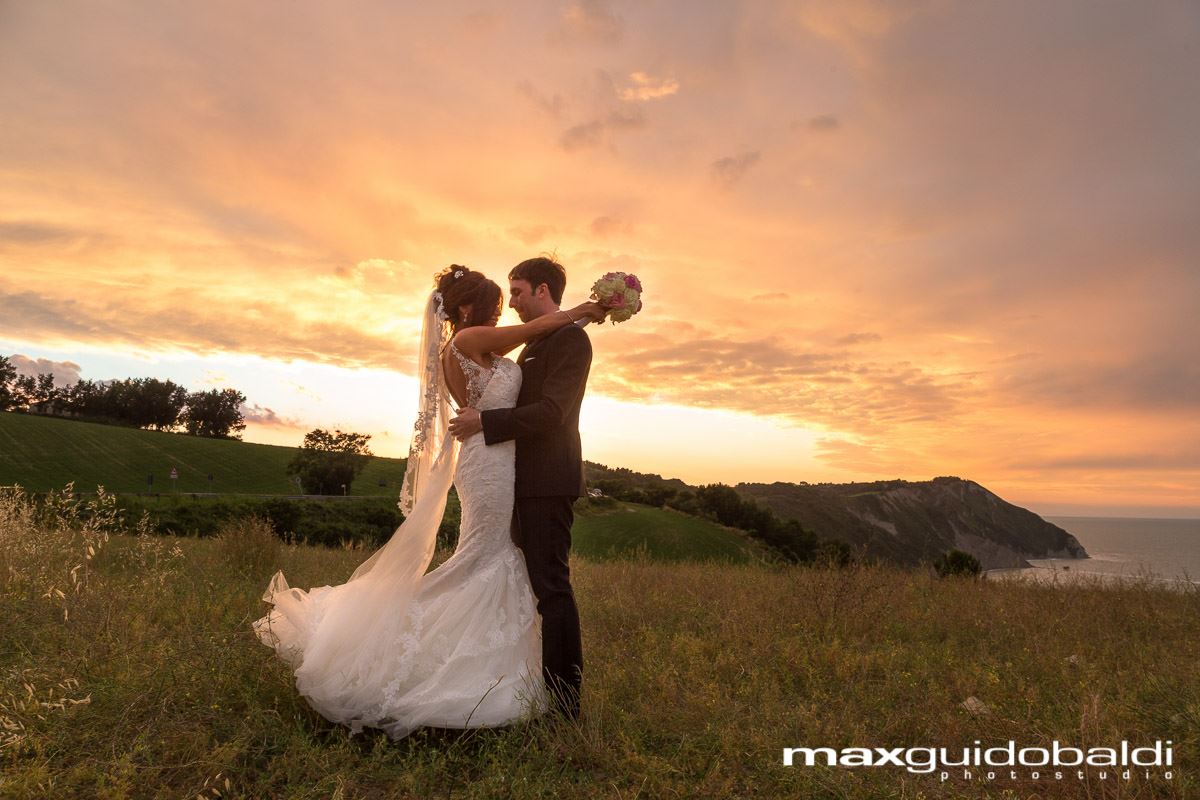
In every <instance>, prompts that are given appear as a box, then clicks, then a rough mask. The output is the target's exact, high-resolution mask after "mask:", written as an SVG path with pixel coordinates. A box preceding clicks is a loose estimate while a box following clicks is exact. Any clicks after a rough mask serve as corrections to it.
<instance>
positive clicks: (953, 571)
mask: <svg viewBox="0 0 1200 800" xmlns="http://www.w3.org/2000/svg"><path fill="white" fill-rule="evenodd" d="M933 568H934V569H936V570H937V574H938V577H941V578H948V577H950V576H951V575H966V576H970V577H975V576H977V575H979V574H980V573H981V572H982V571H983V567H982V565H981V564H980V563H979V559H978V558H976V557H975V556H973V555H971V554H970V553H968V552H965V551H963V550H950V551H949V552H946V553H942V554H941V555H940V556H938V558H937V561H934V562H933Z"/></svg>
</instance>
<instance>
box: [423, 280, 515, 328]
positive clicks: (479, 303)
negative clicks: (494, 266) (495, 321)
mask: <svg viewBox="0 0 1200 800" xmlns="http://www.w3.org/2000/svg"><path fill="white" fill-rule="evenodd" d="M436 280H437V290H438V291H439V292H441V293H442V306H443V307H444V308H445V309H446V315H447V316H448V317H450V325H451V327H452V328H454V332H455V333H457V332H458V330H459V329H460V328H470V327H474V326H475V325H485V324H487V323H488V322H489V321H490V320H491V318H492V315H493V314H494V313H495V312H496V311H497V310H498V309H500V308H501V305H500V303H501V301H502V300H503V299H504V298H503V293H502V292H501V291H500V287H499V286H498V285H497V284H496V282H495V281H492V280H490V279H488V278H487V276H485V275H484V274H483V273H482V272H477V271H475V270H473V269H468V268H467V267H463V266H460V265H458V264H451V265H450V266H448V267H446V269H444V270H443V271H442V272H440V273H438V274H437V276H436ZM459 306H470V307H471V315H470V317H469V318H468V319H467V321H466V322H463V321H462V317H461V315H460V314H459V311H458V307H459Z"/></svg>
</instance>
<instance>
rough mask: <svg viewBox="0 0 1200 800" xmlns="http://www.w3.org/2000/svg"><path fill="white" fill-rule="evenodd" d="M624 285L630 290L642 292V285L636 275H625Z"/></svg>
mask: <svg viewBox="0 0 1200 800" xmlns="http://www.w3.org/2000/svg"><path fill="white" fill-rule="evenodd" d="M625 285H626V286H628V287H629V288H630V289H637V290H638V291H639V292H640V291H641V290H642V283H641V281H639V280H638V279H637V276H636V275H626V276H625Z"/></svg>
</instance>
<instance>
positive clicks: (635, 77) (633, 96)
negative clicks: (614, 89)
mask: <svg viewBox="0 0 1200 800" xmlns="http://www.w3.org/2000/svg"><path fill="white" fill-rule="evenodd" d="M629 81H630V85H629V86H626V87H625V88H623V89H621V90H620V91H619V92H618V93H617V96H618V97H620V98H621V99H622V100H657V99H658V98H660V97H670V96H671V95H673V94H675V93H676V92H678V91H679V81H677V80H675V79H674V78H665V79H657V78H652V77H650V76H649V75H647V74H646V73H644V72H634V73H631V74H630V75H629Z"/></svg>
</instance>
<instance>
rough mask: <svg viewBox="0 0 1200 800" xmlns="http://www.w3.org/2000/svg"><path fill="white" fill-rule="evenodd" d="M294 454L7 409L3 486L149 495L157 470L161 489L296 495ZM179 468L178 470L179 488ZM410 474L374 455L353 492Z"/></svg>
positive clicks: (391, 486) (0, 441)
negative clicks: (291, 467) (71, 486)
mask: <svg viewBox="0 0 1200 800" xmlns="http://www.w3.org/2000/svg"><path fill="white" fill-rule="evenodd" d="M294 453H295V448H292V447H278V446H276V445H269V444H251V443H249V442H241V441H235V440H232V439H206V438H204V437H201V436H188V435H186V434H181V433H163V432H159V431H146V430H139V429H137V428H125V427H121V426H119V425H101V424H99V423H95V422H80V421H78V420H70V419H60V418H56V417H39V416H34V415H31V414H16V413H12V412H0V486H5V485H13V484H19V485H20V486H22V487H24V488H26V489H28V490H30V491H35V492H44V491H49V490H51V489H61V488H62V487H63V486H64V485H65V484H66V483H67V482H69V481H74V482H75V488H76V489H78V490H80V491H91V490H94V489H95V487H96V486H98V485H99V486H103V487H104V488H106V489H108V490H110V491H114V492H144V491H146V476H147V475H149V474H151V473H153V475H154V488H153V490H152V491H155V492H170V491H173V490H174V491H178V492H181V493H186V492H216V493H219V494H295V493H296V492H297V490H296V486H295V485H294V484H293V483H292V482H291V480H290V479H289V478H288V475H287V473H286V468H287V464H288V462H289V461H291V460H292V457H293V454H294ZM172 467H175V468H176V469H177V470H178V472H179V479H178V480H177V481H176V483H175V486H174V487H173V486H172V485H171V480H170V474H171V468H172ZM210 474H211V475H212V476H213V480H212V481H211V482H210V481H209V480H208V476H209V475H210ZM403 478H404V459H400V458H378V457H376V458H372V459H371V460H370V461H369V462H368V463H367V466H366V468H365V469H364V470H363V471H362V474H361V475H359V476H358V479H357V480H356V481H355V482H354V485H353V486H351V487H350V490H349V493H350V494H354V495H399V494H400V481H401V480H402V479H403ZM381 484H382V485H381Z"/></svg>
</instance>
